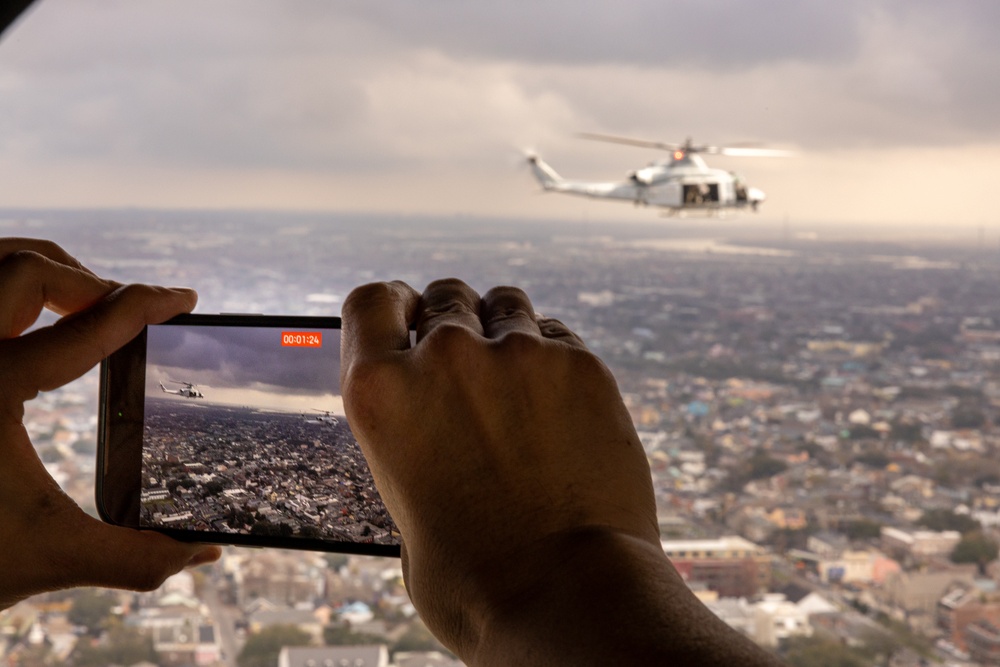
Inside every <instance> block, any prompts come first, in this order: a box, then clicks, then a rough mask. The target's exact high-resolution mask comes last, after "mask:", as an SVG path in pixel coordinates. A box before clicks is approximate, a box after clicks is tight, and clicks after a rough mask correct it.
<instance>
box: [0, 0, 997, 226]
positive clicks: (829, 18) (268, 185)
mask: <svg viewBox="0 0 1000 667" xmlns="http://www.w3.org/2000/svg"><path fill="white" fill-rule="evenodd" d="M997 26H1000V3H997V2H995V1H994V0H978V1H976V0H949V1H948V2H938V1H933V2H932V1H930V0H841V1H838V2H824V1H801V0H757V1H755V2H742V1H739V0H716V1H712V0H686V1H683V2H679V1H667V0H627V1H625V2H607V1H605V2H596V1H594V0H533V1H531V2H506V3H502V2H496V1H495V0H490V1H489V2H486V1H481V0H478V1H477V0H466V1H463V2H456V1H453V0H439V1H435V2H425V1H423V2H420V1H417V0H383V1H381V2H364V1H361V0H357V1H349V2H328V1H326V0H285V1H281V2H279V1H278V0H268V1H266V2H265V1H263V0H213V1H211V2H204V0H199V1H194V0H143V2H127V1H126V0H41V1H40V2H39V3H38V4H37V6H36V7H35V8H34V9H33V10H32V11H31V13H30V14H28V15H27V16H25V17H23V18H22V20H21V21H20V22H19V23H18V24H17V25H16V26H14V27H13V28H12V29H11V30H10V31H8V33H7V34H6V36H5V38H4V40H3V42H0V206H4V205H7V206H52V205H56V206H158V207H181V208H188V207H239V208H250V207H267V208H296V209H322V210H361V211H399V212H415V213H441V214H447V215H450V214H454V213H465V214H477V215H515V216H521V217H527V218H534V217H554V218H566V219H579V218H587V219H590V220H596V219H608V220H614V219H624V220H655V219H656V215H655V213H653V212H652V211H648V210H645V211H644V210H634V209H633V208H632V207H631V206H630V205H627V204H621V203H614V202H600V201H596V202H595V201H588V200H579V199H573V198H569V197H564V196H559V195H546V196H544V197H541V196H535V193H536V191H537V186H536V185H535V184H534V182H533V181H532V180H531V177H530V174H529V173H528V172H527V171H526V170H524V169H520V168H518V162H519V150H521V149H523V148H529V147H530V148H533V149H535V150H537V151H538V152H539V153H540V154H541V155H542V156H543V157H545V158H546V159H547V161H548V162H549V163H550V164H552V166H553V167H555V168H556V169H557V170H558V171H559V172H560V173H562V174H563V175H565V176H568V177H574V178H588V179H595V180H619V179H621V178H622V177H624V175H625V173H626V172H627V171H628V170H629V169H633V168H636V167H640V166H642V165H643V164H645V163H646V162H648V161H649V160H651V159H654V158H657V157H660V155H658V154H657V153H655V152H653V151H648V150H644V149H636V148H629V147H622V146H612V145H604V144H600V143H594V142H588V141H584V140H581V139H577V138H575V137H574V136H573V135H574V134H575V133H577V132H604V133H614V134H622V135H627V136H635V137H642V138H649V139H655V140H661V141H676V142H679V141H683V140H684V138H685V137H687V136H692V137H693V138H694V139H695V141H696V142H707V143H720V144H721V143H726V142H736V141H762V142H765V143H766V144H767V145H771V146H774V147H780V148H792V149H794V150H795V151H796V156H795V157H792V158H787V159H780V160H779V159H760V158H754V159H736V158H724V159H716V160H713V161H711V164H713V165H714V166H721V167H725V168H727V169H736V170H738V171H740V172H741V173H742V174H743V175H744V176H745V177H746V179H747V180H748V181H749V182H750V184H751V185H756V186H758V187H760V188H762V189H764V190H765V191H766V192H767V194H768V197H769V199H768V201H767V202H766V204H765V206H764V212H763V214H762V215H761V216H760V217H761V218H762V219H773V220H782V219H790V220H791V221H792V222H793V223H796V224H797V223H799V222H802V223H808V222H810V221H822V220H826V221H842V222H844V223H852V224H858V223H869V222H875V223H881V222H886V223H895V224H906V223H922V224H928V223H933V224H940V225H943V226H945V227H950V226H954V225H968V226H973V227H979V226H985V227H987V228H990V229H993V228H997V229H1000V216H998V215H997V214H996V212H995V208H996V207H995V205H994V203H993V199H994V191H995V189H996V186H995V185H994V179H995V178H996V176H995V175H996V174H997V172H998V171H1000V170H998V169H997V166H998V164H1000V77H997V76H996V63H998V62H1000V40H998V39H996V30H997ZM664 224H667V223H664Z"/></svg>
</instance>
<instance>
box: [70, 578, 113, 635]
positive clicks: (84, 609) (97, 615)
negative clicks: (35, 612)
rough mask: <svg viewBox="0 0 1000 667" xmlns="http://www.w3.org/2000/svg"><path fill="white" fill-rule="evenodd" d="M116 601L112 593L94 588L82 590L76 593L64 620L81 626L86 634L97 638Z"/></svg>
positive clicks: (105, 624)
mask: <svg viewBox="0 0 1000 667" xmlns="http://www.w3.org/2000/svg"><path fill="white" fill-rule="evenodd" d="M116 604H117V601H116V600H115V598H114V595H113V594H112V593H109V592H107V591H101V590H98V589H96V588H83V589H80V590H79V591H77V592H76V595H75V596H74V597H73V604H72V606H71V607H70V608H69V612H68V613H67V614H66V618H67V619H68V620H69V622H70V623H72V624H73V625H82V626H83V627H85V628H87V632H88V633H90V634H91V635H93V636H95V637H96V636H97V635H99V634H100V633H101V631H102V630H103V629H104V628H105V627H106V626H107V623H108V620H109V619H110V618H111V610H112V609H113V608H114V607H115V605H116Z"/></svg>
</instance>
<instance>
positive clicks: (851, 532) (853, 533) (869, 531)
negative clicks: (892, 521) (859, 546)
mask: <svg viewBox="0 0 1000 667" xmlns="http://www.w3.org/2000/svg"><path fill="white" fill-rule="evenodd" d="M844 533H845V534H846V535H847V536H848V537H849V538H851V539H852V540H870V539H873V538H876V537H879V536H880V535H881V534H882V524H881V523H879V522H878V521H870V520H868V519H858V520H857V521H851V522H850V523H848V524H847V525H846V526H845V527H844Z"/></svg>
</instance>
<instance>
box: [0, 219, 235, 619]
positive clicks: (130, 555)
mask: <svg viewBox="0 0 1000 667" xmlns="http://www.w3.org/2000/svg"><path fill="white" fill-rule="evenodd" d="M196 300H197V296H196V295H195V293H194V292H192V291H190V290H180V289H167V288H161V287H150V286H145V285H129V286H122V285H119V284H118V283H115V282H112V281H108V280H103V279H101V278H99V277H97V276H96V275H94V274H93V273H92V272H90V271H89V270H87V269H86V268H84V267H83V266H82V265H81V264H80V263H79V262H78V261H76V260H75V259H73V258H72V257H70V256H69V255H68V254H67V253H66V252H65V251H64V250H63V249H62V248H60V247H59V246H57V245H55V244H54V243H51V242H47V241H39V240H35V239H17V238H11V239H0V545H3V546H2V548H0V609H4V608H6V607H9V606H11V605H13V604H15V603H16V602H18V601H20V600H22V599H24V598H26V597H29V596H31V595H34V594H37V593H42V592H45V591H52V590H57V589H62V588H70V587H73V586H106V587H112V588H128V589H134V590H152V589H154V588H157V587H158V586H159V585H160V584H161V583H162V582H163V580H164V579H165V578H166V577H168V576H169V575H171V574H174V573H176V572H178V571H179V570H181V569H182V568H184V567H185V566H194V565H199V564H202V563H207V562H211V561H213V560H215V559H217V558H218V557H219V555H220V553H221V552H220V550H219V548H218V547H205V546H202V545H196V544H185V543H182V542H178V541H175V540H173V539H171V538H169V537H166V536H164V535H161V534H158V533H154V532H147V531H138V530H132V529H128V528H120V527H116V526H111V525H109V524H106V523H104V522H102V521H99V520H97V519H94V518H93V517H90V516H88V515H87V514H86V513H85V512H84V511H83V510H82V509H80V507H79V506H78V505H77V504H76V503H75V502H73V500H72V499H71V498H70V497H69V496H67V495H66V494H65V493H63V491H62V490H61V489H60V488H59V486H58V485H57V484H56V482H55V481H54V480H53V479H52V477H51V476H50V475H49V474H48V472H46V470H45V468H44V466H43V465H42V463H41V461H40V460H39V459H38V456H37V455H36V453H35V449H34V447H33V446H32V444H31V441H30V440H29V438H28V434H27V432H26V431H25V428H24V425H23V423H22V419H23V416H24V404H25V402H27V401H30V400H31V399H33V398H34V397H35V396H37V395H38V392H40V391H49V390H52V389H55V388H57V387H59V386H61V385H63V384H66V383H67V382H70V381H71V380H74V379H76V378H78V377H79V376H80V375H82V374H83V373H85V372H86V371H88V370H89V369H91V368H92V367H93V366H94V365H95V364H97V363H98V362H99V361H100V360H101V359H103V358H104V357H105V356H107V355H108V354H110V353H111V352H112V351H114V350H115V349H117V348H118V347H120V346H121V345H123V344H125V343H126V342H128V341H129V340H131V339H132V338H133V337H135V336H136V334H138V333H139V332H140V331H141V330H142V327H143V326H145V325H146V324H150V323H155V322H161V321H163V320H166V319H168V318H170V317H172V316H173V315H176V314H178V313H181V312H187V311H190V310H191V309H192V308H193V307H194V305H195V302H196ZM42 308H49V309H50V310H52V311H54V312H56V313H57V314H59V315H63V316H64V317H62V319H60V320H59V321H58V322H56V323H55V324H53V325H51V326H47V327H43V328H39V329H36V330H34V331H31V332H29V333H24V332H25V330H27V329H28V328H29V327H30V326H31V325H32V324H33V323H34V322H35V320H36V319H37V318H38V316H39V314H40V313H41V311H42Z"/></svg>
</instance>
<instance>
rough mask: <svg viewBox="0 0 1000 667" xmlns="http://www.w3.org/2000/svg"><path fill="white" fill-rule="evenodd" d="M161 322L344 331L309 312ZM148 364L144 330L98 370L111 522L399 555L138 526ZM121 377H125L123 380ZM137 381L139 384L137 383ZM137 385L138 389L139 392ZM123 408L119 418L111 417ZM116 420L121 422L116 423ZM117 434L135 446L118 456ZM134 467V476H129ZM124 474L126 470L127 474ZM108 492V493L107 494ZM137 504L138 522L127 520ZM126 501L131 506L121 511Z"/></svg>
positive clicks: (199, 537) (102, 492) (102, 482)
mask: <svg viewBox="0 0 1000 667" xmlns="http://www.w3.org/2000/svg"><path fill="white" fill-rule="evenodd" d="M163 324H166V325H193V326H232V327H251V326H252V327H275V328H280V327H287V328H291V329H309V328H317V329H340V328H341V326H340V325H341V320H340V318H339V317H324V316H306V315H241V314H240V315H237V314H233V315H227V314H221V315H209V314H183V315H178V316H176V317H174V318H172V319H170V320H168V321H167V322H164V323H163ZM145 366H146V329H143V330H142V332H141V333H140V334H139V335H138V336H136V337H135V338H134V339H133V340H132V341H130V342H129V343H127V344H125V345H124V346H122V347H121V348H120V349H118V350H116V351H115V352H113V353H112V354H111V355H110V356H108V357H107V358H106V359H104V360H103V361H102V362H101V369H100V402H99V410H98V431H97V471H96V475H95V477H96V488H95V496H96V498H95V501H96V506H97V512H98V514H99V515H100V517H101V519H102V520H103V521H105V522H107V523H110V524H113V525H117V526H124V527H128V528H133V529H136V530H150V531H154V532H158V533H162V534H165V535H169V536H170V537H173V538H175V539H177V540H181V541H185V542H203V543H207V544H223V545H233V546H243V547H268V548H279V549H297V550H305V551H325V552H332V553H353V554H360V555H370V556H390V557H399V555H400V545H391V544H371V543H363V542H338V541H333V540H324V539H316V538H307V537H275V536H265V535H234V534H230V533H220V532H214V531H194V530H179V529H175V528H162V527H140V526H139V525H138V505H137V503H138V493H139V487H140V479H141V476H140V474H138V471H139V470H140V468H139V465H140V462H141V449H142V422H143V417H144V392H143V391H142V387H143V385H144V382H145ZM122 376H125V378H123V377H122ZM136 382H138V385H136ZM137 387H138V389H139V391H136V388H137ZM115 412H119V414H121V415H122V418H121V419H120V420H115V419H112V415H113V414H114V413H115ZM115 422H118V423H119V425H117V426H113V424H114V423H115ZM129 424H131V426H132V428H133V429H134V428H135V427H136V426H137V427H138V428H137V430H136V433H137V434H138V438H136V437H135V436H134V435H132V436H129V435H122V436H118V435H115V436H112V434H111V429H112V428H114V429H115V430H116V431H122V429H124V428H127V427H128V425H129ZM115 437H123V438H126V439H127V438H129V437H131V438H132V439H133V440H134V444H130V445H127V446H117V447H116V448H115V454H109V451H108V450H109V448H110V447H111V446H112V443H113V442H116V441H115V440H114V438H115ZM120 451H134V452H135V454H134V458H132V459H129V460H127V461H124V462H123V461H120V460H117V458H116V457H117V455H118V452H120ZM129 467H132V468H133V469H134V471H135V472H136V474H135V475H129V474H128V468H129ZM123 473H124V474H123ZM116 474H117V475H122V476H123V477H124V478H125V479H129V478H130V477H131V478H133V479H134V480H135V484H134V486H131V482H129V483H128V484H129V486H128V487H127V488H126V483H125V482H121V481H119V482H110V481H109V480H110V479H111V478H113V477H115V476H116ZM109 494H110V495H109ZM133 503H134V504H135V505H134V512H135V522H134V523H132V522H129V521H123V520H122V517H123V516H126V515H127V514H128V513H129V512H130V511H131V508H130V507H128V506H129V505H132V504H133ZM123 505H125V506H126V507H127V509H121V508H122V506H123Z"/></svg>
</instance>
